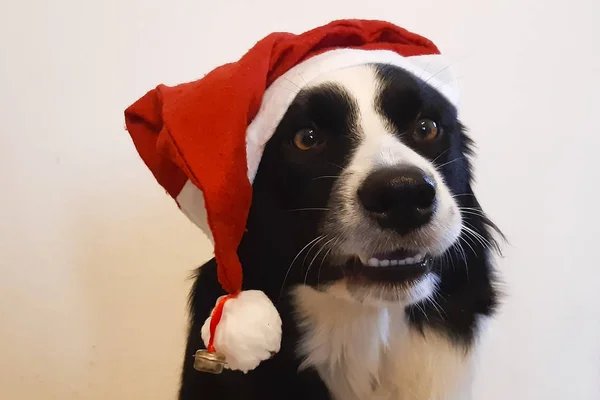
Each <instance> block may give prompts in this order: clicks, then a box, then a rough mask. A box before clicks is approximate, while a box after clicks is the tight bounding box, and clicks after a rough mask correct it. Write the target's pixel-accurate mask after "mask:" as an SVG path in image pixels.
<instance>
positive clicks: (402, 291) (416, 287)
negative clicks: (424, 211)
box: [328, 256, 439, 306]
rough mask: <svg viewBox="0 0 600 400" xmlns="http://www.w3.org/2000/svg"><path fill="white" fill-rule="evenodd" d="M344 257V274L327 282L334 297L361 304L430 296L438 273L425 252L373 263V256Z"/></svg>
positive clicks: (412, 300)
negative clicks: (407, 258)
mask: <svg viewBox="0 0 600 400" xmlns="http://www.w3.org/2000/svg"><path fill="white" fill-rule="evenodd" d="M369 261H370V263H369V262H364V261H361V260H360V259H359V258H358V257H355V258H352V259H350V260H348V262H347V264H346V266H345V268H344V277H343V278H341V279H339V280H338V281H336V282H335V283H333V284H332V285H330V286H329V289H328V291H329V292H330V293H332V294H334V295H336V296H337V297H342V298H345V299H347V300H351V301H357V302H359V303H362V304H370V305H375V306H389V305H392V304H399V305H403V306H407V305H410V304H413V303H418V302H420V301H422V300H425V299H426V298H428V297H430V296H431V295H432V294H433V292H434V291H435V289H436V286H437V283H438V279H439V278H438V276H437V274H435V273H434V272H433V271H432V265H433V260H432V258H431V257H429V256H422V257H419V258H415V259H414V261H411V262H406V263H403V264H400V265H398V263H395V265H389V263H384V264H387V265H373V264H375V261H374V260H369Z"/></svg>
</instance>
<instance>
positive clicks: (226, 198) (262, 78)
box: [125, 20, 458, 333]
mask: <svg viewBox="0 0 600 400" xmlns="http://www.w3.org/2000/svg"><path fill="white" fill-rule="evenodd" d="M376 62H379V63H388V64H392V65H397V66H400V67H403V68H405V69H406V70H408V71H410V72H412V73H414V74H415V75H418V76H419V77H421V78H423V79H426V80H427V81H428V83H429V84H431V85H433V86H434V87H439V90H440V92H441V93H442V94H443V95H445V96H446V97H447V98H448V99H449V100H450V101H451V102H452V103H454V104H455V105H457V103H458V96H457V90H456V85H455V79H454V78H453V76H452V75H451V71H450V69H449V68H448V67H449V64H448V63H447V62H446V61H445V59H444V58H442V56H441V55H440V52H439V50H438V49H437V47H436V46H435V45H434V44H433V43H432V42H431V41H430V40H428V39H426V38H424V37H422V36H419V35H417V34H414V33H411V32H409V31H407V30H405V29H402V28H400V27H398V26H395V25H393V24H391V23H388V22H383V21H370V20H339V21H334V22H331V23H329V24H327V25H324V26H321V27H318V28H315V29H313V30H310V31H308V32H305V33H302V34H299V35H296V34H292V33H273V34H270V35H268V36H266V37H265V38H264V39H262V40H260V41H259V42H258V43H256V45H255V46H254V47H252V49H250V50H249V51H248V52H247V53H246V54H245V55H244V56H242V58H240V59H239V60H238V61H237V62H233V63H229V64H225V65H222V66H220V67H218V68H216V69H214V70H213V71H211V72H210V73H208V74H207V75H206V76H204V77H203V78H201V79H199V80H197V81H194V82H189V83H184V84H180V85H177V86H174V87H168V86H165V85H159V86H158V87H156V88H155V89H153V90H151V91H149V92H148V93H146V95H144V96H143V97H142V98H140V99H139V100H138V101H136V102H135V103H134V104H132V105H131V106H130V107H129V108H127V110H126V111H125V122H126V126H127V130H128V131H129V133H130V135H131V138H132V139H133V143H134V145H135V147H136V149H137V151H138V153H139V155H140V156H141V158H142V159H143V161H144V162H145V163H146V165H147V166H148V168H149V169H150V170H151V171H152V173H153V174H154V176H155V178H156V180H157V181H158V183H159V184H160V185H162V186H163V187H164V188H165V190H166V191H167V192H168V193H169V195H170V196H171V197H173V198H174V199H175V200H176V201H177V203H178V205H179V207H180V209H181V210H182V211H183V212H184V213H185V214H186V215H187V216H188V217H189V218H190V219H191V220H192V221H193V222H194V223H195V224H197V225H198V226H199V227H201V228H202V229H203V230H204V231H205V232H206V233H207V234H208V236H209V237H210V238H211V239H212V240H213V242H214V251H215V258H216V261H217V264H218V277H219V282H220V284H221V285H222V287H223V288H224V289H225V290H226V291H227V292H228V293H230V294H232V295H236V294H238V293H239V292H240V291H241V290H242V267H241V265H240V261H239V259H238V257H237V248H238V246H239V244H240V242H241V239H242V236H243V234H244V232H245V227H246V220H247V216H248V212H249V209H250V204H251V200H252V187H251V183H252V181H253V179H254V176H255V175H256V172H257V169H258V165H259V162H260V157H261V156H262V150H263V148H264V146H265V144H266V142H267V141H268V139H269V138H270V137H271V135H272V134H273V133H274V131H275V128H276V127H277V125H278V123H279V122H280V120H281V118H282V117H283V115H284V113H285V111H286V109H287V107H288V106H289V104H290V103H291V102H292V101H293V99H294V97H295V95H296V94H297V93H298V91H299V90H300V89H301V88H302V87H305V86H306V85H307V84H308V83H309V82H310V81H311V80H313V79H315V78H316V77H317V76H318V75H319V74H321V73H324V72H328V71H333V70H336V69H340V68H344V67H349V66H353V65H360V64H367V63H376ZM436 82H437V83H436ZM213 331H214V329H213ZM213 333H214V332H213Z"/></svg>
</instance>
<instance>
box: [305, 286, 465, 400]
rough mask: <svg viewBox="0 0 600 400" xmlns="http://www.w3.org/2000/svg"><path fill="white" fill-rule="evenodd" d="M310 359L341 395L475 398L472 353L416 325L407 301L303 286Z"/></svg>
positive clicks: (353, 398) (359, 399)
mask: <svg viewBox="0 0 600 400" xmlns="http://www.w3.org/2000/svg"><path fill="white" fill-rule="evenodd" d="M295 304H296V311H297V312H298V317H299V322H300V324H301V327H302V328H303V337H302V339H301V342H300V354H301V355H302V356H303V358H304V363H303V366H312V367H314V368H315V369H316V370H317V371H318V372H319V375H320V376H321V379H323V381H324V382H325V384H326V385H327V387H328V388H329V390H330V392H331V394H332V397H333V398H334V399H335V400H465V399H469V398H470V397H469V394H468V393H466V392H465V390H469V387H470V385H469V381H470V379H471V366H472V355H471V354H470V353H469V352H467V351H466V350H465V349H464V348H461V347H457V346H456V345H454V344H453V343H452V342H450V341H449V340H448V339H447V338H445V337H443V336H442V335H440V334H438V333H436V332H433V331H431V330H426V331H425V332H424V333H421V332H419V331H417V330H416V329H414V328H411V327H410V326H409V325H408V323H407V321H406V318H405V315H404V308H403V307H398V309H393V308H389V307H388V308H384V307H381V308H377V307H372V306H363V305H360V304H357V303H353V302H349V301H346V300H343V299H340V298H337V297H334V296H332V295H330V294H327V293H322V292H318V291H316V290H314V289H312V288H309V287H300V288H298V289H297V290H296V291H295Z"/></svg>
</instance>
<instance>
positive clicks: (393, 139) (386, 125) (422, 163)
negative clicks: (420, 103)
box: [309, 65, 433, 178]
mask: <svg viewBox="0 0 600 400" xmlns="http://www.w3.org/2000/svg"><path fill="white" fill-rule="evenodd" d="M326 84H335V85H337V86H339V87H341V88H343V90H344V91H345V92H346V93H347V94H348V95H349V97H350V98H351V99H352V101H353V102H354V103H355V105H356V106H357V107H356V108H357V109H356V112H357V116H356V117H357V118H356V121H355V128H354V131H353V132H348V134H349V135H354V136H357V137H358V139H359V140H358V145H357V147H356V148H355V150H354V156H353V158H352V161H351V162H350V164H349V165H348V170H349V171H350V172H352V173H354V174H355V175H356V174H357V175H358V176H359V177H361V178H362V177H364V175H365V174H366V173H367V172H369V171H372V170H374V169H377V168H382V167H392V166H398V165H413V166H416V167H419V168H422V169H423V170H425V171H426V172H431V173H433V172H432V171H431V169H432V166H431V164H430V163H429V162H428V161H427V160H426V159H424V158H423V157H421V156H420V155H419V154H418V153H417V152H415V151H414V150H412V149H411V148H410V147H408V146H406V145H405V144H403V143H402V141H401V139H400V137H401V135H403V134H406V132H396V128H395V127H394V126H393V125H392V123H391V122H390V121H388V120H387V118H386V117H385V116H383V115H382V114H381V113H380V112H378V105H377V97H378V96H379V94H380V93H381V90H382V85H381V82H380V80H379V78H378V76H377V71H376V69H375V67H373V66H366V65H362V66H356V67H350V68H345V69H341V70H338V71H334V72H330V73H326V74H323V75H321V76H320V77H319V78H318V79H315V80H314V81H312V82H311V83H310V85H309V87H319V86H322V85H326ZM398 113H402V110H398Z"/></svg>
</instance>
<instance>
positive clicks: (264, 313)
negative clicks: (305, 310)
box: [202, 290, 281, 373]
mask: <svg viewBox="0 0 600 400" xmlns="http://www.w3.org/2000/svg"><path fill="white" fill-rule="evenodd" d="M217 303H218V300H217ZM211 318H212V312H211V316H210V317H208V319H207V320H206V322H204V325H203V326H202V340H203V341H204V344H205V345H206V346H208V343H209V341H210V321H211ZM213 344H214V347H215V350H216V351H217V352H218V353H220V354H222V355H223V356H225V360H226V361H227V365H228V367H229V368H230V369H233V370H239V371H242V372H244V373H246V372H248V371H250V370H252V369H254V368H256V367H257V366H258V364H260V362H261V361H264V360H267V359H269V358H271V356H272V355H273V353H277V352H278V351H279V348H280V346H281V317H280V316H279V313H278V312H277V309H276V308H275V306H274V305H273V303H272V302H271V300H269V298H268V297H267V295H266V294H264V293H263V292H261V291H259V290H248V291H244V292H241V293H240V294H239V295H238V296H237V297H235V298H232V299H229V300H227V302H225V305H224V306H223V314H222V316H221V320H220V321H219V324H218V325H217V328H216V331H215V338H214V340H213Z"/></svg>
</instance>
